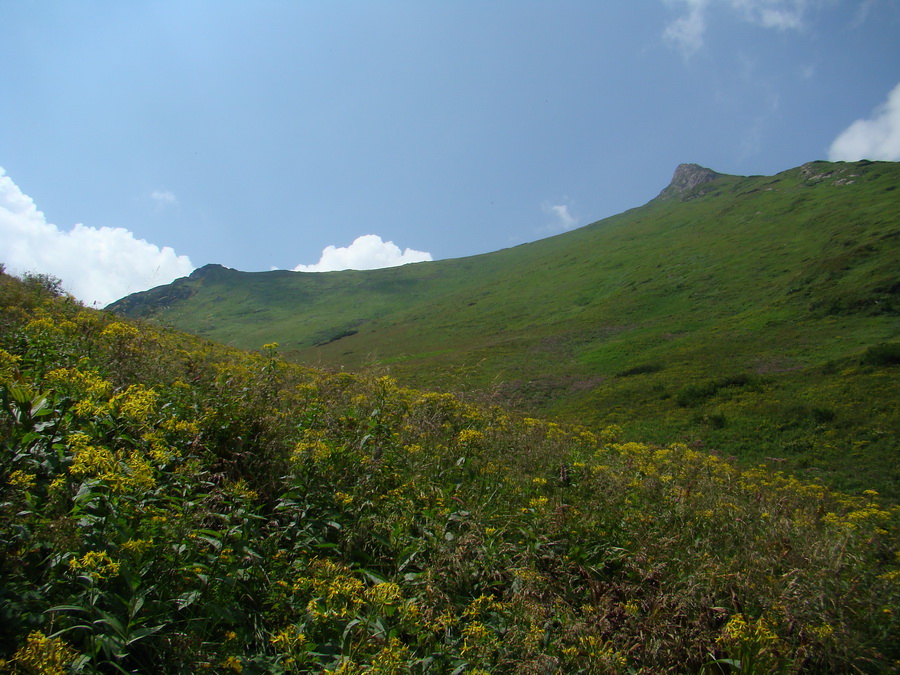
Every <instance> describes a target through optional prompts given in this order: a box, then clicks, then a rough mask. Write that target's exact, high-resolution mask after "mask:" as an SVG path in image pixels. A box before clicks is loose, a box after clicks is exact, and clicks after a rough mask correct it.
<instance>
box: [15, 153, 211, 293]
mask: <svg viewBox="0 0 900 675" xmlns="http://www.w3.org/2000/svg"><path fill="white" fill-rule="evenodd" d="M0 251H2V253H0V255H2V256H3V257H2V259H0V262H2V263H3V264H4V265H6V268H7V270H8V271H10V272H12V273H14V274H23V273H25V272H32V273H37V274H52V275H54V276H56V277H59V278H60V279H61V280H62V282H63V287H64V288H65V289H66V290H67V291H68V292H70V293H71V294H72V295H74V296H75V297H76V298H78V299H79V300H81V301H82V302H84V303H86V304H89V305H91V304H92V305H96V306H100V307H102V306H105V305H108V304H109V303H110V302H112V301H114V300H117V299H119V298H121V297H124V296H125V295H128V294H129V293H134V292H137V291H142V290H146V289H148V288H151V287H153V286H158V285H161V284H166V283H169V282H170V281H172V280H173V279H176V278H178V277H181V276H185V275H187V274H190V273H191V271H192V270H193V265H191V261H190V260H189V259H188V258H187V256H183V255H176V254H175V251H173V250H172V249H171V248H169V247H168V246H166V247H163V248H159V247H158V246H154V245H153V244H149V243H147V242H146V241H144V240H142V239H135V237H134V235H133V234H132V233H131V232H129V231H128V230H126V229H124V228H121V227H101V228H99V229H97V228H94V227H87V226H85V225H82V224H80V223H79V224H78V225H75V226H74V227H73V228H72V229H71V230H68V231H65V230H60V229H59V228H58V227H57V226H56V225H53V224H51V223H48V222H47V219H46V218H45V217H44V214H43V213H42V212H41V211H38V209H37V207H36V206H35V204H34V201H33V200H32V199H31V197H29V196H28V195H26V194H24V193H23V192H22V191H21V190H20V189H19V187H18V186H17V185H16V184H15V183H14V182H13V181H12V179H11V178H10V177H9V176H7V175H6V172H5V171H4V170H3V168H2V167H0Z"/></svg>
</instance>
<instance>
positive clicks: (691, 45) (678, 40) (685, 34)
mask: <svg viewBox="0 0 900 675" xmlns="http://www.w3.org/2000/svg"><path fill="white" fill-rule="evenodd" d="M684 1H685V3H686V4H687V6H688V12H687V14H685V15H684V16H682V17H679V18H677V19H675V20H674V21H673V22H672V23H670V24H669V25H668V26H666V30H665V32H664V33H663V37H665V39H666V40H668V41H669V42H671V43H673V44H675V45H676V46H677V47H679V48H680V49H681V50H682V52H683V53H684V55H685V56H690V55H691V54H693V53H694V52H696V51H697V50H698V49H700V47H702V46H703V34H704V33H705V32H706V4H707V2H706V0H684Z"/></svg>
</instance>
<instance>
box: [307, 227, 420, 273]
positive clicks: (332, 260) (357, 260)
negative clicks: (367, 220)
mask: <svg viewBox="0 0 900 675" xmlns="http://www.w3.org/2000/svg"><path fill="white" fill-rule="evenodd" d="M431 259H432V258H431V254H430V253H428V252H426V251H416V250H414V249H411V248H407V249H404V250H403V251H401V250H400V247H399V246H397V245H396V244H394V242H392V241H382V239H381V237H380V236H378V235H377V234H364V235H362V236H361V237H357V238H356V239H354V240H353V243H352V244H350V245H349V246H345V247H336V246H326V247H325V248H324V249H323V250H322V257H321V258H319V262H317V263H315V264H313V265H297V266H296V267H294V268H293V270H292V271H294V272H337V271H340V270H375V269H381V268H383V267H397V266H399V265H406V264H408V263H415V262H428V261H430V260H431Z"/></svg>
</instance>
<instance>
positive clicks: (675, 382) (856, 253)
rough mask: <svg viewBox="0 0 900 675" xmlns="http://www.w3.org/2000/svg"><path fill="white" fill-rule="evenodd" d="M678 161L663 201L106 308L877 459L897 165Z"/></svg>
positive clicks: (669, 429) (316, 358)
mask: <svg viewBox="0 0 900 675" xmlns="http://www.w3.org/2000/svg"><path fill="white" fill-rule="evenodd" d="M682 167H686V168H682ZM682 167H679V169H676V172H675V175H674V176H673V181H672V183H670V186H668V187H667V188H666V189H664V190H663V193H666V190H669V188H674V189H672V190H669V193H668V195H669V196H668V197H664V198H659V197H657V198H655V199H652V200H650V201H649V202H648V203H647V204H645V205H643V206H640V207H636V208H634V209H630V210H628V211H626V212H624V213H622V214H618V215H616V216H612V217H611V218H606V219H604V220H601V221H597V222H595V223H592V224H590V225H586V226H584V227H582V228H579V229H576V230H572V231H570V232H566V233H563V234H560V235H557V236H554V237H550V238H547V239H542V240H539V241H536V242H530V243H527V244H522V245H520V246H516V247H513V248H509V249H502V250H500V251H496V252H492V253H486V254H482V255H479V256H471V257H468V258H458V259H449V260H438V261H434V262H427V263H418V264H414V265H407V266H403V267H395V268H387V269H382V270H371V271H365V272H360V271H343V272H327V273H312V274H310V273H295V272H288V271H272V272H239V271H237V270H228V269H226V268H221V267H210V268H201V270H199V271H196V272H195V274H193V275H191V277H188V278H185V279H181V280H177V281H176V282H174V283H173V284H171V285H169V286H166V287H160V288H158V289H153V290H152V291H148V292H145V293H144V294H135V295H133V296H129V298H126V299H123V301H120V302H119V303H115V304H114V305H113V306H111V309H114V310H116V311H119V312H121V313H123V314H125V315H128V316H132V317H141V318H145V319H152V320H154V321H160V322H163V323H171V324H173V325H175V326H176V327H178V328H181V329H184V330H189V331H191V332H195V333H198V334H200V335H203V336H205V337H210V338H213V339H216V340H220V341H223V342H226V343H228V344H232V345H235V346H240V347H248V348H257V347H259V346H260V345H262V344H264V343H270V342H278V343H280V345H281V351H282V353H283V355H284V356H286V357H287V358H289V359H291V360H295V361H298V362H302V363H306V364H310V365H318V366H325V367H329V368H349V369H359V368H366V367H376V368H379V369H389V370H390V372H391V373H392V374H393V375H395V376H396V377H398V378H400V379H401V381H403V382H406V383H409V384H410V385H413V386H418V387H425V388H436V389H446V388H451V389H454V390H457V391H468V392H470V393H471V392H473V391H479V392H481V395H484V396H495V397H498V398H499V399H501V400H503V401H505V402H507V403H509V404H512V405H515V406H518V407H519V408H521V409H523V410H534V411H536V412H540V413H541V414H551V415H558V416H561V417H563V418H565V419H574V420H577V421H580V422H584V423H588V424H592V425H593V424H606V423H616V424H620V425H622V426H623V428H625V429H626V431H629V430H631V431H634V433H636V434H637V433H640V434H641V435H642V437H643V438H648V437H649V438H659V439H660V440H662V439H664V438H672V437H673V436H681V437H685V438H689V439H694V440H698V441H699V440H702V441H703V442H704V443H708V444H711V445H713V446H714V447H717V448H720V449H721V450H722V451H724V452H727V453H729V454H736V455H739V456H742V457H746V458H752V457H759V456H778V457H785V458H787V459H788V460H790V462H792V463H794V464H796V466H798V467H800V468H809V469H821V468H822V467H830V468H827V471H831V470H833V469H834V467H836V466H840V467H843V468H841V469H840V471H844V470H846V471H847V472H850V473H853V472H854V471H856V469H855V467H854V460H853V458H852V457H850V456H842V455H841V452H840V448H839V447H838V446H834V447H833V449H829V450H827V452H826V451H824V450H822V447H823V445H822V443H823V438H824V435H826V434H828V433H832V435H835V437H839V438H840V439H841V440H842V442H845V441H846V442H847V443H853V442H855V441H852V440H851V437H853V436H854V434H855V435H856V436H858V438H857V441H859V442H863V443H864V444H865V446H866V447H867V448H868V449H869V451H870V452H871V453H872V454H873V457H875V456H877V457H880V458H882V459H880V460H878V461H877V462H875V463H876V464H877V463H879V462H882V465H883V458H885V457H887V456H890V453H893V451H894V450H893V446H891V445H890V443H888V441H887V440H886V438H888V437H891V434H890V432H889V429H890V428H892V427H891V425H895V427H894V428H896V425H900V419H896V417H897V416H896V414H894V413H883V414H882V413H881V412H879V413H878V415H879V417H878V419H879V420H880V421H878V422H877V424H874V426H873V424H871V419H870V418H871V416H872V414H874V413H870V411H869V410H868V408H870V407H872V406H874V407H875V408H878V409H879V410H881V408H883V407H884V406H883V405H881V404H878V403H877V402H875V403H873V401H872V396H873V395H874V392H880V393H879V396H881V397H882V398H884V399H885V400H888V401H896V400H897V398H898V393H897V391H896V387H895V386H891V385H890V383H889V381H888V380H885V379H884V377H883V376H884V372H882V371H881V370H878V369H877V368H876V369H875V370H873V371H872V372H862V370H864V368H862V366H861V364H862V362H863V361H865V359H866V358H868V357H866V354H867V353H869V352H868V350H872V349H876V348H877V346H878V345H880V344H882V343H884V344H893V343H895V341H896V340H897V336H898V332H900V331H898V320H897V316H898V314H900V297H898V289H900V285H898V280H897V274H896V259H897V242H898V241H900V226H898V222H897V216H896V214H897V213H900V197H898V193H897V192H895V191H894V188H895V186H896V184H897V183H898V182H900V168H898V165H897V164H895V163H886V162H878V163H873V162H856V163H827V162H810V163H808V164H805V165H803V166H801V167H796V168H794V169H789V170H787V171H784V172H781V173H779V174H776V175H774V176H750V177H740V176H730V175H727V174H719V173H716V172H713V171H711V170H709V169H704V168H703V167H697V166H696V165H693V166H692V165H682ZM695 167H696V168H695ZM713 174H714V175H713ZM661 194H662V193H661ZM890 349H891V348H890V347H888V351H890ZM876 351H877V350H876ZM888 367H892V366H889V364H888ZM861 368H862V370H861ZM848 369H849V370H852V371H853V376H852V377H849V376H848V377H844V379H843V380H842V379H841V376H840V373H841V372H842V371H847V370H848ZM866 387H869V391H868V392H867V391H866V390H865V388H866ZM776 400H779V401H785V400H794V401H795V402H794V403H790V404H781V403H779V404H775V403H773V401H776ZM873 410H874V408H873ZM885 434H887V436H886V435H885ZM832 445H834V444H832ZM823 453H824V454H826V455H829V456H828V457H823V456H822V455H823ZM879 453H880V454H879ZM831 455H834V456H831ZM826 460H827V461H826ZM857 464H858V462H857ZM823 470H826V469H823ZM834 470H837V469H834ZM868 470H869V469H866V471H868ZM871 470H872V471H873V472H874V471H875V470H874V469H871ZM888 473H890V472H888ZM892 475H893V477H891V478H890V479H889V480H890V481H891V482H895V481H896V480H897V477H896V475H895V474H892ZM867 479H868V478H867ZM860 480H862V477H861V476H860Z"/></svg>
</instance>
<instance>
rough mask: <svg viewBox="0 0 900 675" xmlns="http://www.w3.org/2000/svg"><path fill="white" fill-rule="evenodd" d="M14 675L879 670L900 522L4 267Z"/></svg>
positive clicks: (870, 509) (3, 423)
mask: <svg viewBox="0 0 900 675" xmlns="http://www.w3.org/2000/svg"><path fill="white" fill-rule="evenodd" d="M0 433H2V448H0V547H2V553H3V555H2V557H0V574H2V579H3V583H2V586H0V621H2V630H0V656H2V658H4V659H5V661H4V663H3V666H4V667H5V668H6V669H7V670H8V671H10V672H19V673H35V672H37V673H64V672H85V673H117V672H118V673H121V672H126V673H130V672H154V673H156V672H167V673H198V672H218V673H240V672H242V673H301V672H316V673H318V672H332V673H408V672H412V673H464V672H468V673H484V672H492V673H504V672H508V673H554V672H559V673H645V674H649V673H665V672H671V673H683V672H726V671H729V670H735V669H736V670H740V671H741V672H745V673H746V672H785V673H798V672H816V673H819V672H833V673H846V672H873V673H874V672H886V671H889V670H891V669H896V668H897V664H898V659H900V649H898V646H897V645H898V644H900V639H898V638H900V633H898V627H900V622H898V617H897V614H896V612H897V611H898V610H897V608H898V606H900V605H898V600H900V589H898V582H900V559H898V550H900V541H898V539H900V538H898V531H900V529H898V515H900V511H898V508H897V507H896V506H893V505H891V504H889V503H886V502H885V500H883V499H881V498H880V497H879V495H877V494H876V493H874V492H871V491H870V492H867V493H864V494H859V495H855V496H852V495H846V494H841V493H838V492H834V491H832V490H830V489H828V488H827V487H825V486H823V485H822V484H819V483H816V482H810V481H805V480H800V479H797V478H795V477H793V476H790V475H787V474H784V473H781V472H780V471H779V470H778V468H777V465H776V466H775V467H769V466H765V465H761V466H758V467H755V468H752V469H749V470H747V469H741V468H740V467H738V466H737V465H736V464H735V463H734V462H733V461H731V460H729V459H726V458H723V457H720V456H717V455H714V454H710V453H707V452H704V451H703V450H702V449H700V448H698V447H691V446H690V445H687V444H684V443H679V442H673V443H661V444H647V443H635V442H622V441H621V438H620V430H618V429H616V428H615V427H607V428H604V429H594V430H589V429H585V428H578V427H567V426H562V425H558V424H555V423H551V422H546V421H542V420H539V419H534V418H520V417H517V416H515V415H512V414H510V413H509V412H507V411H505V410H504V409H502V408H499V407H485V406H476V405H472V404H470V403H466V402H464V401H462V400H460V399H459V398H457V397H455V396H452V395H449V394H440V393H423V392H419V391H415V390H410V389H406V388H403V387H400V386H398V385H397V383H396V382H395V381H394V380H392V379H391V378H389V377H377V376H374V375H372V376H357V375H350V374H346V373H329V372H325V371H319V370H313V369H309V368H303V367H299V366H295V365H291V364H288V363H285V362H284V361H282V360H281V359H280V357H279V356H278V347H277V345H274V344H269V345H265V346H264V347H263V348H261V349H260V350H258V351H256V352H241V351H237V350H233V349H228V348H225V347H222V346H219V345H216V344H214V343H210V342H205V341H202V340H199V339H196V338H192V337H189V336H186V335H182V334H178V333H175V332H171V331H167V330H163V329H160V328H155V327H153V326H149V325H146V324H133V323H128V322H124V321H120V320H117V319H115V318H113V317H112V316H111V315H108V314H102V313H97V312H93V311H90V310H86V309H84V308H82V307H80V306H78V305H77V304H76V303H74V302H72V301H70V300H68V299H66V298H65V297H57V295H56V294H55V293H54V292H53V289H47V288H45V287H43V286H40V285H37V286H35V285H32V286H28V285H23V284H22V283H20V282H18V281H17V280H15V279H12V278H10V277H8V276H2V275H0Z"/></svg>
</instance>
